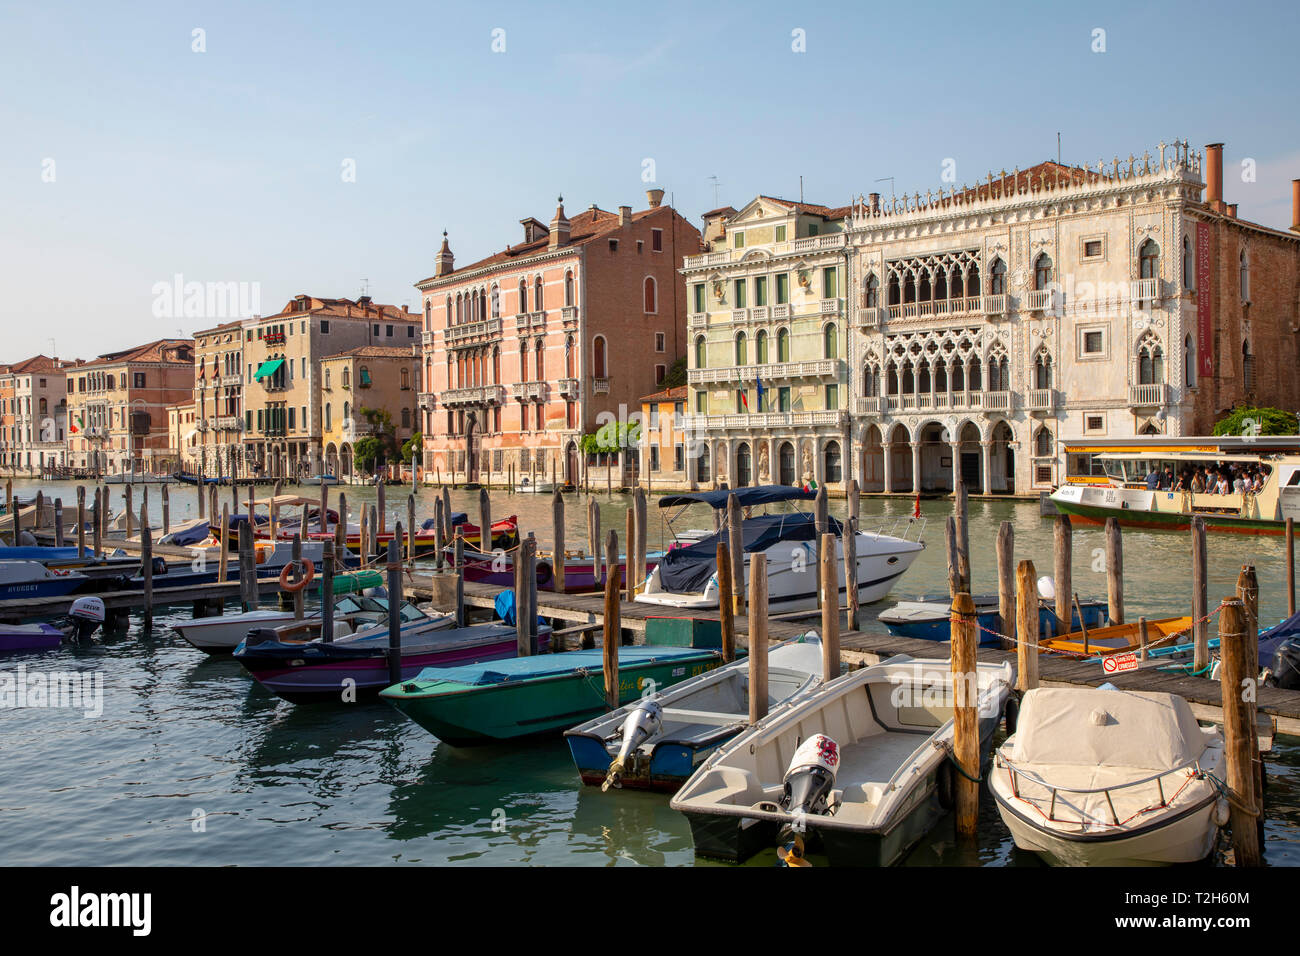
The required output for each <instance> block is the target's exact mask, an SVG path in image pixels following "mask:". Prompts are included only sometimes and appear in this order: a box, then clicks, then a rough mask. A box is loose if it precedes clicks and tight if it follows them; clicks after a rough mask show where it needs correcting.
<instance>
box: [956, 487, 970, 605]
mask: <svg viewBox="0 0 1300 956" xmlns="http://www.w3.org/2000/svg"><path fill="white" fill-rule="evenodd" d="M954 465H955V466H958V467H955V468H954V471H958V472H959V471H960V467H959V466H960V462H954ZM969 512H970V496H969V495H968V494H967V492H966V482H964V481H962V480H961V478H960V477H959V478H958V479H957V487H956V489H955V490H954V492H953V518H954V519H955V523H956V526H957V528H956V532H957V577H958V578H959V580H960V587H959V588H958V590H959V591H965V592H966V593H968V594H969V593H970V531H969V527H968V522H967V518H968V515H969Z"/></svg>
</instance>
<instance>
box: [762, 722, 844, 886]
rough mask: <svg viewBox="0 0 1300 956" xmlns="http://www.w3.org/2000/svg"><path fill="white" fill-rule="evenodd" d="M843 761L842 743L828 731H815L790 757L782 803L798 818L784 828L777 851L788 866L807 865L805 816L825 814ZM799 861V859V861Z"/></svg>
mask: <svg viewBox="0 0 1300 956" xmlns="http://www.w3.org/2000/svg"><path fill="white" fill-rule="evenodd" d="M839 763H840V747H839V744H837V743H836V742H835V741H833V740H831V738H829V737H827V736H826V735H825V734H814V735H813V736H811V737H809V738H808V739H807V740H805V741H804V742H803V743H801V744H800V745H799V749H798V750H796V751H795V752H794V757H793V758H792V759H791V760H790V767H789V769H788V770H786V772H785V779H784V780H783V781H782V783H783V784H784V787H785V792H784V793H783V794H782V795H781V801H780V807H781V809H782V810H785V811H786V812H787V813H790V814H791V815H793V816H794V817H795V822H793V823H787V824H786V825H785V826H783V827H782V828H781V833H780V836H779V837H778V838H777V842H778V844H780V845H782V847H783V850H784V852H778V856H780V858H781V861H782V863H783V864H784V865H786V866H806V865H807V864H806V863H804V862H802V861H803V848H804V839H803V832H802V831H803V826H802V824H801V821H802V818H804V817H806V816H809V815H812V814H817V815H819V816H824V815H825V814H826V813H827V812H828V810H829V809H830V806H829V802H830V797H831V791H832V790H834V789H835V771H836V768H837V767H838V766H839ZM796 861H800V862H796Z"/></svg>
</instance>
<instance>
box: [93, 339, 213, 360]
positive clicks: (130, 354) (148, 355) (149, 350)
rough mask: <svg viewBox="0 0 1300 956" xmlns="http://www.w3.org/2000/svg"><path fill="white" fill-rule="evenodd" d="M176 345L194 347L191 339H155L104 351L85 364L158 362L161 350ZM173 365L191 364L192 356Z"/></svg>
mask: <svg viewBox="0 0 1300 956" xmlns="http://www.w3.org/2000/svg"><path fill="white" fill-rule="evenodd" d="M178 346H188V347H189V348H190V350H191V351H193V348H194V340H193V339H157V340H156V341H153V342H149V343H147V344H145V345H137V346H135V347H134V348H129V349H123V350H122V351H120V352H105V353H104V354H103V355H100V356H99V357H98V358H95V359H93V360H91V361H89V362H86V363H85V364H86V366H87V367H89V366H92V365H121V364H123V363H127V362H151V363H158V362H162V361H163V356H162V352H163V349H165V348H175V347H178ZM171 364H173V365H192V364H193V358H190V359H186V360H184V361H183V362H172V363H171Z"/></svg>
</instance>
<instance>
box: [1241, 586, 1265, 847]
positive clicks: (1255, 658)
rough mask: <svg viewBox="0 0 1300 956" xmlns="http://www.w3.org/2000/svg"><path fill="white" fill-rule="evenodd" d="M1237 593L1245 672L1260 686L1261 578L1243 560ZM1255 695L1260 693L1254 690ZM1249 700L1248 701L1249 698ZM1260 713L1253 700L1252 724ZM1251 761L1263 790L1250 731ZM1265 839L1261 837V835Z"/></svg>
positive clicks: (1261, 771)
mask: <svg viewBox="0 0 1300 956" xmlns="http://www.w3.org/2000/svg"><path fill="white" fill-rule="evenodd" d="M1237 597H1238V598H1240V599H1241V604H1242V607H1243V608H1244V609H1245V612H1246V621H1245V624H1246V676H1247V677H1248V678H1250V679H1251V680H1253V681H1255V682H1256V683H1255V685H1254V689H1255V690H1258V681H1259V579H1258V578H1257V577H1256V576H1255V566H1254V565H1252V564H1243V565H1242V566H1241V572H1240V573H1239V574H1238V575H1237ZM1251 696H1252V697H1256V696H1257V694H1252V695H1251ZM1248 703H1249V702H1248ZM1258 714H1259V707H1258V705H1257V704H1253V703H1252V704H1250V719H1251V725H1252V726H1254V725H1255V723H1256V719H1257V717H1258ZM1250 753H1251V763H1252V766H1253V767H1254V771H1255V792H1256V793H1258V794H1263V792H1264V761H1263V759H1262V757H1261V756H1260V752H1259V735H1258V734H1257V733H1252V734H1251V735H1250ZM1261 839H1262V838H1261Z"/></svg>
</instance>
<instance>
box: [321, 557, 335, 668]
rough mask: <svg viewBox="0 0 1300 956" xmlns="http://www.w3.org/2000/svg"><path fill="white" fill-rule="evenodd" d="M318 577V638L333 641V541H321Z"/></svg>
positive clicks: (328, 641) (328, 642)
mask: <svg viewBox="0 0 1300 956" xmlns="http://www.w3.org/2000/svg"><path fill="white" fill-rule="evenodd" d="M321 549H322V551H323V552H324V554H323V555H322V558H321V579H320V639H321V642H322V643H324V644H330V643H332V642H333V641H334V542H333V541H329V540H325V541H322V542H321Z"/></svg>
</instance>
